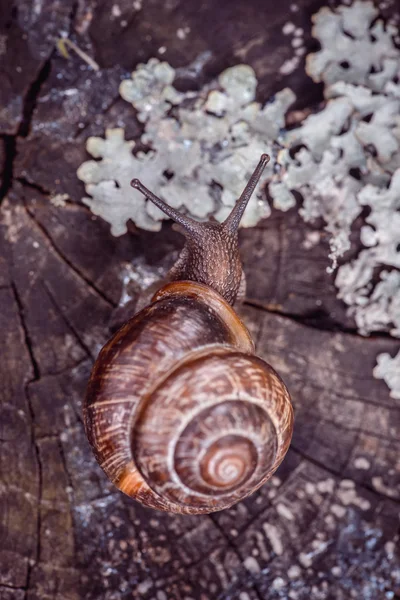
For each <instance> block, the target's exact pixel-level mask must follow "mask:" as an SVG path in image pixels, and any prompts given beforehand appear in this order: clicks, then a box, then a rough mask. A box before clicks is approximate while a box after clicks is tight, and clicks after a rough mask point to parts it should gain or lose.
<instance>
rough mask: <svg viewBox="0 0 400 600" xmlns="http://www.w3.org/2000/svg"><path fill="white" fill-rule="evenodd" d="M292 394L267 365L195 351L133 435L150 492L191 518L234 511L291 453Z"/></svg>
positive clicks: (217, 351) (147, 406) (151, 402)
mask: <svg viewBox="0 0 400 600" xmlns="http://www.w3.org/2000/svg"><path fill="white" fill-rule="evenodd" d="M288 399H289V397H288V393H287V390H286V388H285V386H284V384H283V383H282V381H281V380H280V379H279V377H278V376H277V375H276V373H275V372H274V371H273V370H272V369H271V368H270V367H269V366H268V365H267V364H266V363H264V362H263V361H262V360H260V359H258V358H257V357H255V356H252V355H246V354H242V353H239V352H236V351H235V350H234V349H229V348H226V347H222V346H220V347H218V346H215V347H214V348H209V349H204V350H200V351H198V352H193V353H192V354H191V355H190V356H188V357H187V359H186V360H185V361H184V362H183V363H182V364H181V365H180V366H179V367H178V368H176V369H174V371H173V372H172V373H170V375H169V376H167V377H166V378H165V379H163V380H162V382H160V383H159V385H158V386H157V388H156V389H153V390H152V392H151V394H149V396H148V397H147V398H145V399H144V401H143V405H142V409H141V410H140V411H139V415H138V418H137V420H136V422H135V424H134V426H133V430H132V449H133V455H134V457H135V460H136V463H137V466H138V469H139V470H140V472H141V473H142V475H143V477H144V478H145V480H146V481H147V482H148V484H149V486H150V487H151V488H152V489H153V490H154V491H155V492H156V493H157V494H159V495H160V496H162V497H165V498H167V499H168V500H170V501H171V502H173V503H176V504H178V505H181V506H184V507H187V508H188V509H189V508H190V509H191V511H192V512H196V511H199V512H200V511H201V512H203V511H205V512H213V511H216V510H221V509H223V508H226V507H228V506H231V505H232V504H234V503H235V502H237V501H238V500H240V499H242V498H244V497H246V496H248V495H249V494H250V493H252V492H253V491H254V490H255V489H257V488H258V487H259V486H260V485H262V484H263V483H264V482H265V481H266V480H267V479H268V478H269V477H270V476H271V475H272V473H273V472H274V471H275V469H276V468H277V467H278V465H279V463H280V462H281V460H282V458H283V456H284V454H285V453H286V450H287V446H288V443H289V441H290V436H291V428H292V411H291V406H290V402H289V401H288Z"/></svg>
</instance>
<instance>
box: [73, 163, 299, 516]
mask: <svg viewBox="0 0 400 600" xmlns="http://www.w3.org/2000/svg"><path fill="white" fill-rule="evenodd" d="M268 160H269V158H268V156H266V155H262V157H261V159H260V162H259V164H258V166H257V167H256V169H255V171H254V173H253V175H252V176H251V178H250V180H249V182H248V183H247V185H246V187H245V189H244V191H243V193H242V195H241V196H240V198H239V200H238V202H237V203H236V205H235V207H234V208H233V210H232V212H231V213H230V215H229V216H228V218H227V219H226V220H225V221H224V222H223V223H217V222H214V221H210V222H206V223H198V222H196V221H194V220H193V219H190V218H189V217H187V216H185V215H181V214H180V213H179V212H177V211H176V210H175V209H173V208H172V207H170V206H168V205H167V204H166V203H165V202H164V201H163V200H161V199H160V198H158V197H157V196H155V195H154V194H153V193H152V192H150V190H148V189H147V188H145V187H144V186H143V185H142V184H141V183H140V182H139V181H138V180H133V182H132V185H133V187H135V188H136V189H138V190H139V191H140V192H141V193H143V194H144V195H145V196H146V198H147V199H148V200H150V201H151V202H153V203H154V204H156V205H157V206H158V207H159V208H161V209H162V210H163V211H164V212H165V213H166V214H167V215H168V216H169V217H171V218H172V219H174V220H175V222H176V223H177V224H178V225H179V227H180V228H181V230H183V232H184V234H185V235H186V238H187V239H186V245H185V246H184V248H183V250H182V253H181V255H180V257H179V259H178V261H177V263H176V264H175V265H174V267H173V268H172V269H171V271H170V273H169V276H168V278H169V280H170V283H168V284H167V285H164V286H163V287H162V288H161V289H160V290H159V291H158V292H157V293H156V295H155V296H154V297H153V299H152V300H151V302H150V304H149V305H147V306H145V308H143V310H141V311H140V312H139V313H138V314H137V315H135V316H134V317H133V318H132V319H130V320H129V321H128V322H127V323H126V324H125V325H124V326H123V327H122V328H121V329H120V330H119V331H118V332H117V333H116V334H115V335H114V336H113V337H112V338H111V340H110V341H109V342H108V343H107V344H106V345H105V346H104V348H103V349H102V351H101V352H100V354H99V357H98V359H97V360H96V363H95V365H94V368H93V371H92V375H91V378H90V381H89V386H88V391H87V395H86V400H85V404H84V422H85V428H86V433H87V436H88V439H89V442H90V444H91V445H92V448H93V451H94V453H95V456H96V458H97V460H98V462H99V464H100V466H101V467H102V468H103V469H104V471H105V472H106V474H107V475H108V477H109V478H110V479H111V481H113V482H114V483H115V485H116V486H117V487H118V488H119V489H120V490H122V491H123V492H125V493H126V494H128V495H129V496H131V497H133V498H135V499H136V500H138V501H140V502H142V503H143V504H145V505H146V506H149V507H152V508H155V509H160V510H165V511H169V512H174V513H189V514H201V513H210V512H214V511H217V510H222V509H224V508H227V507H229V506H231V505H232V504H234V503H236V502H238V501H239V500H241V499H242V498H245V497H246V496H248V495H249V494H251V493H252V492H254V491H255V490H256V489H257V488H259V487H260V486H261V485H263V483H265V482H266V481H267V479H268V478H269V477H270V476H271V475H272V473H273V472H274V471H275V470H276V468H277V467H278V465H279V464H280V462H281V461H282V460H283V457H284V456H285V453H286V451H287V449H288V447H289V443H290V439H291V436H292V429H293V413H292V407H291V403H290V397H289V394H288V391H287V389H286V387H285V385H284V383H283V382H282V380H281V379H280V377H279V376H278V375H277V374H276V373H275V371H274V370H273V369H272V368H271V367H270V366H269V365H268V364H267V363H265V362H264V361H263V360H261V359H260V358H258V357H257V356H255V355H254V344H253V342H252V340H251V338H250V335H249V332H248V331H247V329H246V327H245V326H244V324H243V323H242V321H241V320H240V318H239V317H238V315H237V314H236V313H235V311H234V310H233V308H232V305H233V303H234V302H235V301H236V299H237V297H238V294H239V293H240V291H241V290H242V291H243V289H244V285H245V281H244V276H243V273H242V267H241V262H240V257H239V251H238V235H237V230H238V227H239V222H240V219H241V216H242V215H243V212H244V210H245V207H246V205H247V203H248V201H249V198H250V196H251V194H252V192H253V191H254V188H255V186H256V184H257V182H258V180H259V178H260V176H261V173H262V171H263V169H264V167H265V165H266V164H267V162H268Z"/></svg>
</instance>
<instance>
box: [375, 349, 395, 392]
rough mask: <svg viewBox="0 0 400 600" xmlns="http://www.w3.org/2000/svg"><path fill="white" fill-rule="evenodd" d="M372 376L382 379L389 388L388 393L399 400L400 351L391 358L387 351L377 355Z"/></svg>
mask: <svg viewBox="0 0 400 600" xmlns="http://www.w3.org/2000/svg"><path fill="white" fill-rule="evenodd" d="M377 363H378V364H377V365H376V367H375V369H374V371H373V374H374V377H377V378H378V379H383V380H384V381H385V383H386V384H387V386H388V387H389V388H390V395H391V397H392V398H396V400H400V352H399V353H398V354H397V355H396V356H395V357H394V358H392V357H391V356H390V354H388V353H387V352H383V353H382V354H379V355H378V358H377Z"/></svg>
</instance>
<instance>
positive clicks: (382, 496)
mask: <svg viewBox="0 0 400 600" xmlns="http://www.w3.org/2000/svg"><path fill="white" fill-rule="evenodd" d="M290 448H291V450H293V452H295V453H296V454H298V455H299V456H301V458H302V459H304V460H305V461H307V462H309V463H311V464H312V465H314V466H316V467H318V468H319V469H322V470H324V471H326V472H327V473H329V474H330V475H332V476H333V477H335V478H338V479H343V474H342V473H341V472H338V471H336V470H335V469H333V468H332V467H328V466H326V465H324V464H323V463H321V462H320V461H319V460H318V459H317V458H314V457H313V456H310V455H309V454H307V452H304V450H300V449H299V448H297V447H296V446H294V445H293V444H291V446H290ZM352 481H354V484H355V486H356V487H359V488H361V489H364V490H365V491H366V492H370V493H372V494H374V495H375V496H377V498H379V499H382V500H383V499H385V500H390V501H391V502H394V503H395V504H400V498H394V497H393V496H389V495H388V494H385V493H384V492H382V491H378V490H376V489H375V488H374V487H373V486H372V485H368V484H367V483H364V482H360V481H357V480H352Z"/></svg>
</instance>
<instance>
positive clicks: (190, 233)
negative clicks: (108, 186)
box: [131, 154, 269, 304]
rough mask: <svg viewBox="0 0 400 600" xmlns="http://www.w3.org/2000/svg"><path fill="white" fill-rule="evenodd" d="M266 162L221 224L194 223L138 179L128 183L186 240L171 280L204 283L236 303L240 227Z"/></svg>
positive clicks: (263, 160) (264, 157) (263, 158)
mask: <svg viewBox="0 0 400 600" xmlns="http://www.w3.org/2000/svg"><path fill="white" fill-rule="evenodd" d="M268 162H269V156H268V155H267V154H263V155H262V156H261V158H260V161H259V163H258V165H257V167H256V169H255V170H254V172H253V174H252V175H251V177H250V179H249V181H248V183H247V185H246V187H245V189H244V190H243V192H242V194H241V196H240V198H239V199H238V201H237V202H236V204H235V206H234V207H233V209H232V212H231V213H230V214H229V216H228V217H227V219H225V221H224V222H223V223H219V222H218V221H216V220H210V221H206V222H199V221H196V220H195V219H192V218H191V217H189V216H187V215H184V214H181V213H180V212H178V211H177V210H176V209H174V208H173V207H171V206H169V205H168V204H167V203H166V202H164V200H162V199H161V198H159V197H158V196H155V195H154V194H153V193H152V192H151V191H150V190H148V189H147V188H146V187H145V186H144V185H143V184H142V183H141V182H140V181H139V180H138V179H133V180H132V181H131V186H132V187H133V188H135V189H137V190H138V191H139V192H141V193H142V194H143V195H144V196H145V197H146V198H147V199H148V200H150V201H151V202H153V204H155V205H156V206H158V208H160V209H161V210H162V211H163V212H164V213H165V214H166V215H168V216H169V217H170V218H171V219H173V220H174V221H175V223H176V226H177V229H178V230H179V231H180V232H181V233H183V234H184V235H185V237H186V244H185V247H184V248H183V250H182V253H181V256H180V257H179V259H178V261H177V263H176V265H175V266H174V267H173V269H172V271H171V273H170V276H171V278H172V279H187V280H190V281H197V282H199V283H204V284H205V285H208V286H210V287H211V288H212V289H214V290H215V291H216V292H218V293H219V294H221V296H223V297H224V298H225V300H227V301H228V302H229V303H230V304H233V303H234V302H235V300H236V297H237V294H238V291H239V288H240V283H241V279H242V266H241V260H240V256H239V248H238V229H239V224H240V221H241V219H242V216H243V213H244V211H245V209H246V206H247V204H248V202H249V200H250V198H251V196H252V194H253V192H254V189H255V187H256V185H257V183H258V182H259V180H260V177H261V175H262V172H263V170H264V168H265V167H266V165H267V164H268Z"/></svg>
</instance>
